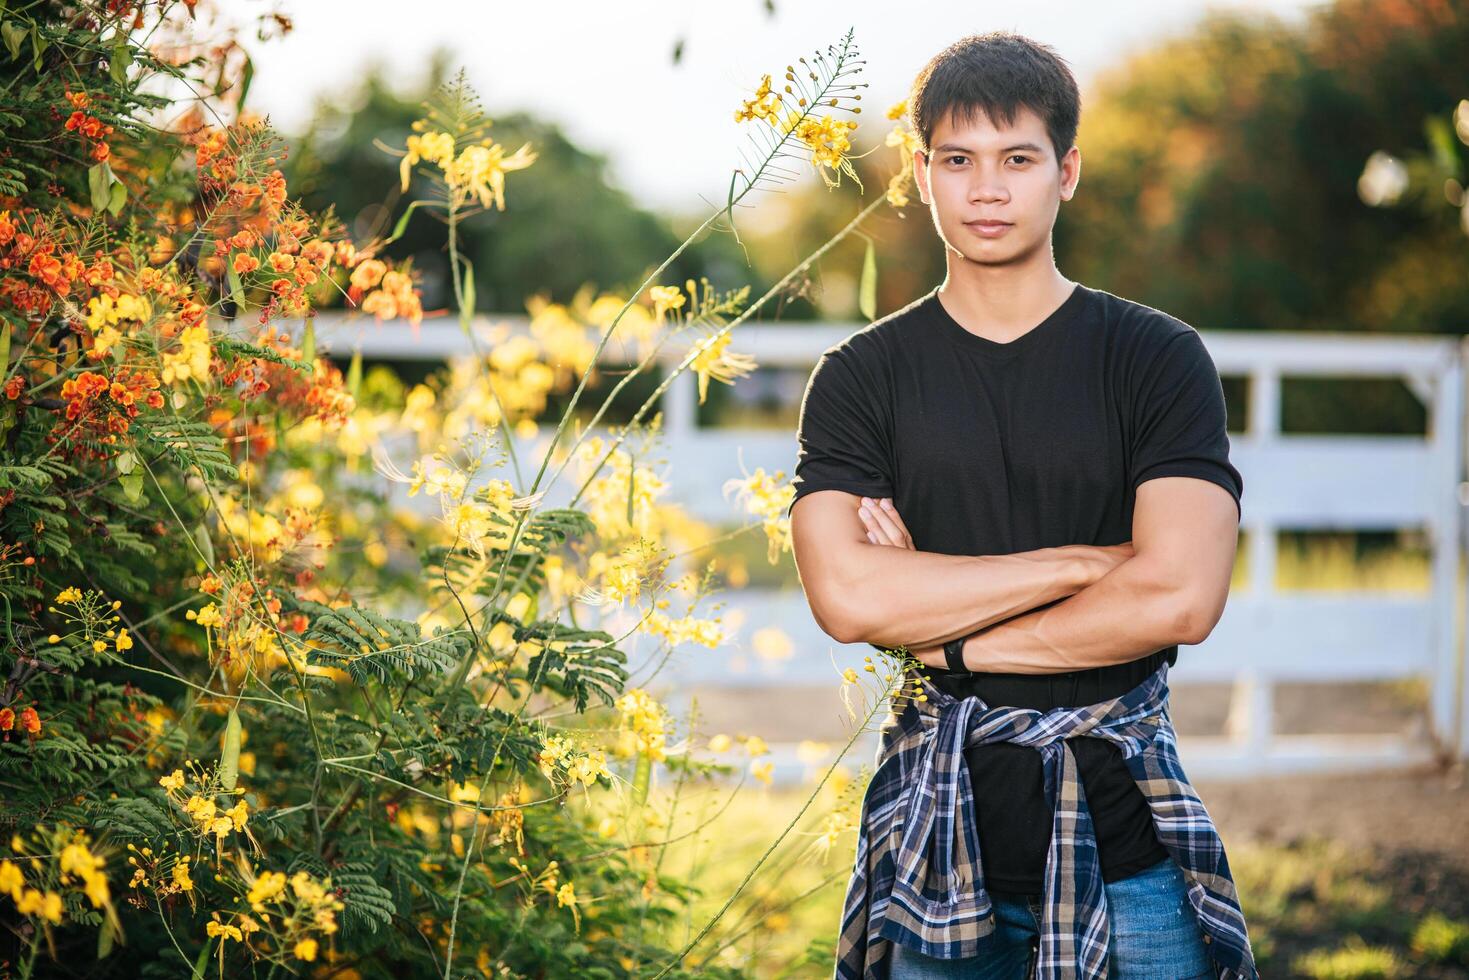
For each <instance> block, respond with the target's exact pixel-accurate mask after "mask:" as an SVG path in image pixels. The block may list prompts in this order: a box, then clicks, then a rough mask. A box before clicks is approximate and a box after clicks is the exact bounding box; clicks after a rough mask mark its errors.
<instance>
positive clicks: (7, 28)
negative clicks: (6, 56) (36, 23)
mask: <svg viewBox="0 0 1469 980" xmlns="http://www.w3.org/2000/svg"><path fill="white" fill-rule="evenodd" d="M25 39H26V29H25V28H24V27H22V26H21V25H19V24H17V23H16V22H15V21H13V20H7V21H6V22H5V23H3V24H0V40H3V41H4V42H5V50H7V51H9V52H10V57H11V58H12V59H14V58H19V57H20V46H21V45H22V44H24V43H25Z"/></svg>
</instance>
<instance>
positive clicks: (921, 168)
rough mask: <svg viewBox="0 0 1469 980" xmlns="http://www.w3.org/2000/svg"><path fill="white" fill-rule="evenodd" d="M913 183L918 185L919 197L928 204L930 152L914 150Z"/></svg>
mask: <svg viewBox="0 0 1469 980" xmlns="http://www.w3.org/2000/svg"><path fill="white" fill-rule="evenodd" d="M913 183H915V184H917V185H918V199H919V200H920V201H922V202H923V203H924V204H925V205H926V204H928V154H926V153H924V152H923V151H922V150H914V151H913Z"/></svg>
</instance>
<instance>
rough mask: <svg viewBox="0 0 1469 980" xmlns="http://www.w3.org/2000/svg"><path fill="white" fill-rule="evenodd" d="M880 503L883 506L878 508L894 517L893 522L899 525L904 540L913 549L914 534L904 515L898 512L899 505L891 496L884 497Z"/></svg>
mask: <svg viewBox="0 0 1469 980" xmlns="http://www.w3.org/2000/svg"><path fill="white" fill-rule="evenodd" d="M880 504H881V506H880V507H879V508H878V509H879V510H880V511H881V512H882V513H883V514H885V515H887V516H888V517H890V518H892V521H893V523H894V524H896V525H897V527H898V530H899V531H900V532H901V533H902V535H903V541H904V543H906V544H907V546H908V547H909V548H910V549H912V548H913V535H911V534H909V533H908V525H906V524H904V523H903V518H902V516H901V515H899V514H898V507H897V505H896V504H894V503H893V501H892V498H891V497H883V498H882V500H881V501H880ZM915 550H916V549H915Z"/></svg>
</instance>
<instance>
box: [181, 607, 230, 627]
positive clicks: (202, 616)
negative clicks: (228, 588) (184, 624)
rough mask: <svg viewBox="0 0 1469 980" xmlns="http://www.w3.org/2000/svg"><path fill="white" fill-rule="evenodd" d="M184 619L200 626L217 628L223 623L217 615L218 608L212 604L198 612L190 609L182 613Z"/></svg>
mask: <svg viewBox="0 0 1469 980" xmlns="http://www.w3.org/2000/svg"><path fill="white" fill-rule="evenodd" d="M184 617H185V618H186V619H192V620H194V621H195V622H196V623H198V624H199V625H200V626H218V625H220V624H221V623H223V622H224V619H223V618H222V617H221V616H220V615H219V607H218V606H216V605H215V604H214V603H212V602H211V603H210V604H209V605H207V606H205V607H204V608H203V609H200V610H199V611H198V612H195V611H194V610H192V609H190V610H189V611H188V612H186V613H184Z"/></svg>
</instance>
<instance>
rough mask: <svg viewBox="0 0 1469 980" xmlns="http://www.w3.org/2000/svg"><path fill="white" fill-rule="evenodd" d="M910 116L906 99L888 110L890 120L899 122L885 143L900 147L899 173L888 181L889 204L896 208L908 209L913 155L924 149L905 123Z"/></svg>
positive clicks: (916, 135) (915, 134)
mask: <svg viewBox="0 0 1469 980" xmlns="http://www.w3.org/2000/svg"><path fill="white" fill-rule="evenodd" d="M907 115H908V100H907V99H904V100H903V101H902V102H899V103H897V104H896V105H894V106H893V107H892V108H891V109H889V110H888V118H889V119H894V120H897V121H898V124H897V125H896V126H894V127H893V129H892V131H891V132H890V133H888V135H887V138H886V140H885V141H884V142H885V144H886V145H887V146H896V147H898V155H899V157H900V159H899V161H898V164H899V167H898V172H897V173H895V174H893V176H892V178H891V179H889V180H888V187H887V199H888V203H889V204H891V205H892V206H893V207H895V208H902V207H907V206H908V204H909V197H908V191H909V190H910V189H911V188H912V185H913V154H914V152H915V151H917V150H919V149H922V147H921V145H920V144H919V140H918V134H917V133H915V132H913V130H912V128H911V127H909V126H908V125H906V123H905V122H904V120H905V118H906V116H907Z"/></svg>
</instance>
